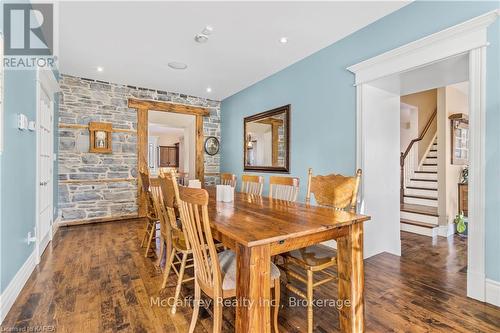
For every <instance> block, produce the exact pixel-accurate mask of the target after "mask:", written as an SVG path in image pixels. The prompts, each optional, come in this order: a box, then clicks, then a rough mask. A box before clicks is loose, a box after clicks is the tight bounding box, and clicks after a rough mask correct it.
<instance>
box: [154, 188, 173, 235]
mask: <svg viewBox="0 0 500 333" xmlns="http://www.w3.org/2000/svg"><path fill="white" fill-rule="evenodd" d="M150 190H151V197H152V200H153V207H154V210H155V213H156V216H157V217H158V219H159V221H160V233H161V235H162V238H164V239H166V237H167V235H168V234H169V233H170V232H171V227H170V223H169V221H168V214H167V212H166V210H165V206H164V205H163V193H162V190H161V188H160V186H151V188H150Z"/></svg>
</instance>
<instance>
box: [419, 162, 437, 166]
mask: <svg viewBox="0 0 500 333" xmlns="http://www.w3.org/2000/svg"><path fill="white" fill-rule="evenodd" d="M422 165H424V166H437V163H424V164H422Z"/></svg>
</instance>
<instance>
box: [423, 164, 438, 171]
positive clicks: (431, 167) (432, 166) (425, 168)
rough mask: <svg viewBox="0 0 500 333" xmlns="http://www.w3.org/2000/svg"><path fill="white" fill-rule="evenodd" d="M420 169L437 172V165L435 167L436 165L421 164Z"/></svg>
mask: <svg viewBox="0 0 500 333" xmlns="http://www.w3.org/2000/svg"><path fill="white" fill-rule="evenodd" d="M420 171H434V172H437V171H438V167H437V165H422V167H420Z"/></svg>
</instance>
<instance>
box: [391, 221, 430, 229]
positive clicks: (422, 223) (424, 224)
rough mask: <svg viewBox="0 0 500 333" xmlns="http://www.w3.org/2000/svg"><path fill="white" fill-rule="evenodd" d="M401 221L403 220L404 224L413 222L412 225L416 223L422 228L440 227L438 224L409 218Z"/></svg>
mask: <svg viewBox="0 0 500 333" xmlns="http://www.w3.org/2000/svg"><path fill="white" fill-rule="evenodd" d="M400 221H401V223H404V224H411V225H415V226H418V227H422V228H429V229H433V228H437V227H438V226H437V225H436V224H432V223H426V222H420V221H413V220H407V219H401V220H400Z"/></svg>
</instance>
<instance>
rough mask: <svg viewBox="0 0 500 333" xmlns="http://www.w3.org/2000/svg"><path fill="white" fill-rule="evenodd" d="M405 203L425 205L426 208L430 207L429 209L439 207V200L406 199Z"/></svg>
mask: <svg viewBox="0 0 500 333" xmlns="http://www.w3.org/2000/svg"><path fill="white" fill-rule="evenodd" d="M404 202H405V203H408V204H415V205H424V206H429V207H437V206H438V201H437V200H428V199H420V198H411V197H404Z"/></svg>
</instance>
